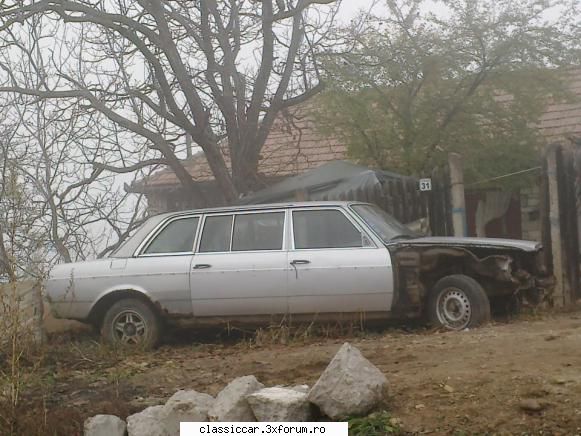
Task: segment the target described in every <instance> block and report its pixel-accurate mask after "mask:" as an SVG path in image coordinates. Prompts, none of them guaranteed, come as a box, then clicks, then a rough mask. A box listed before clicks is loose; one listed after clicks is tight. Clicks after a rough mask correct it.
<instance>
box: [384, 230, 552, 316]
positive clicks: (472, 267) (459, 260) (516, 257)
mask: <svg viewBox="0 0 581 436" xmlns="http://www.w3.org/2000/svg"><path fill="white" fill-rule="evenodd" d="M433 239H437V238H433ZM468 239H470V238H464V240H468ZM509 242H510V241H508V240H507V241H506V242H504V244H505V245H506V246H503V245H500V244H494V243H487V241H486V239H482V240H479V241H477V242H476V241H470V242H469V243H462V242H461V241H456V238H441V240H438V241H433V242H430V241H429V240H426V239H424V240H419V241H418V240H406V241H402V242H398V243H394V244H391V245H389V246H388V248H389V250H390V252H391V255H392V259H393V266H394V279H395V289H396V292H395V301H394V308H395V309H396V310H397V311H398V312H399V313H401V314H406V315H409V316H417V315H418V314H421V313H422V312H423V310H424V306H425V302H426V300H427V297H428V295H429V292H430V290H431V289H432V288H433V287H434V285H435V284H436V282H437V281H438V280H440V279H441V278H443V277H446V276H449V275H454V274H464V275H467V276H470V277H472V278H474V279H475V280H476V281H477V282H478V283H480V285H481V286H482V288H483V289H484V290H485V292H486V294H487V296H488V298H489V300H490V302H491V304H492V305H493V306H497V307H498V306H503V307H505V308H509V307H510V308H514V307H522V306H537V305H539V304H541V303H542V302H544V301H547V300H548V299H549V298H550V296H551V294H552V290H553V287H554V283H555V280H554V278H553V276H552V275H551V274H550V272H549V271H548V268H547V267H546V265H545V264H544V261H543V259H544V257H543V253H542V247H541V246H540V244H534V243H530V244H531V245H530V246H526V247H525V246H521V245H523V244H522V243H521V244H520V245H516V244H514V245H515V246H512V245H511V244H509ZM515 242H516V241H515ZM521 242H524V241H521ZM533 244H534V245H533Z"/></svg>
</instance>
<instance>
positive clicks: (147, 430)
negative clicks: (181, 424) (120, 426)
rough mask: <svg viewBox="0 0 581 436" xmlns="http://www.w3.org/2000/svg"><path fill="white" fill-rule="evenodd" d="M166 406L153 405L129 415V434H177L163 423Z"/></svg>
mask: <svg viewBox="0 0 581 436" xmlns="http://www.w3.org/2000/svg"><path fill="white" fill-rule="evenodd" d="M164 416H165V408H164V406H151V407H148V408H147V409H145V410H142V411H141V412H139V413H136V414H134V415H131V416H128V417H127V434H128V436H175V434H170V433H168V432H167V430H166V429H165V426H164V425H163V422H162V421H163V418H164Z"/></svg>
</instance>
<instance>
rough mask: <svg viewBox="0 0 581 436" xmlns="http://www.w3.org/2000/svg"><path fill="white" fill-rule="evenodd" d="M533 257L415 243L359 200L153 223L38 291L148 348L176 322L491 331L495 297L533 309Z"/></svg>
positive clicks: (536, 291)
mask: <svg viewBox="0 0 581 436" xmlns="http://www.w3.org/2000/svg"><path fill="white" fill-rule="evenodd" d="M540 249H541V246H540V244H538V243H536V242H528V241H518V240H508V239H487V238H481V239H477V238H452V237H450V238H448V237H419V236H417V235H414V234H413V233H412V232H411V231H410V230H409V229H407V228H406V227H405V226H404V225H402V224H401V223H399V222H398V221H396V220H395V219H394V218H393V217H391V216H390V215H388V214H387V213H385V212H384V211H383V210H381V209H379V208H378V207H376V206H373V205H371V204H366V203H353V202H308V203H294V204H270V205H260V206H245V207H231V208H220V209H204V210H192V211H184V212H175V213H166V214H162V215H158V216H154V217H152V218H150V219H149V220H147V221H146V222H145V223H144V224H143V225H142V226H141V227H140V228H139V229H138V230H137V231H136V232H135V234H134V235H133V236H132V237H130V238H129V239H128V240H127V241H126V242H125V243H124V245H122V246H121V247H120V248H119V249H118V250H117V251H116V252H114V253H113V254H112V255H111V256H109V257H108V258H105V259H99V260H94V261H88V262H79V263H72V264H63V265H59V266H57V267H55V268H54V269H53V271H52V273H51V275H50V278H49V279H48V281H47V283H46V289H47V293H48V296H49V299H50V301H51V304H52V308H53V312H54V313H55V315H56V316H57V317H60V318H70V319H76V320H80V321H83V322H87V323H90V324H93V325H95V326H97V327H99V328H100V330H101V332H102V335H103V337H104V339H105V340H107V341H109V342H112V343H121V344H141V345H142V346H146V347H151V346H154V345H155V344H156V343H157V342H158V341H159V338H160V335H161V330H162V326H163V325H164V322H163V321H167V320H172V319H177V318H193V319H194V320H195V321H196V322H200V323H203V322H210V321H211V322H216V321H217V320H218V321H224V322H235V321H237V322H244V321H246V322H252V323H261V322H265V323H268V322H270V321H272V319H273V317H280V316H286V317H287V318H288V317H291V318H292V319H293V320H297V321H301V320H306V321H311V320H315V319H316V320H318V321H325V320H337V319H347V318H349V317H352V316H357V317H361V316H364V317H365V319H372V318H376V319H377V318H387V317H410V316H425V317H426V318H427V319H428V320H429V321H430V322H431V323H432V324H435V325H440V326H443V327H446V328H449V329H464V328H466V327H474V326H478V325H480V324H482V323H485V322H486V321H488V320H489V318H490V301H491V300H492V299H494V300H503V299H505V300H507V301H508V300H509V299H514V298H515V297H517V298H518V299H523V298H527V299H528V300H529V301H530V300H537V301H538V300H539V298H540V297H541V296H542V295H543V294H546V292H547V291H549V290H550V285H551V277H550V276H549V275H548V274H547V272H546V270H545V269H544V268H543V266H542V263H541V262H540V258H541V256H540Z"/></svg>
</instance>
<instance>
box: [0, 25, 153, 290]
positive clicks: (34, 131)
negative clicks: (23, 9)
mask: <svg viewBox="0 0 581 436" xmlns="http://www.w3.org/2000/svg"><path fill="white" fill-rule="evenodd" d="M42 29H43V26H42V23H37V22H30V23H26V27H25V30H26V31H25V32H20V35H17V34H14V33H12V34H11V38H12V41H13V43H15V44H17V46H18V49H17V50H16V51H14V50H11V49H10V48H9V49H8V50H5V51H3V52H2V53H1V54H0V62H1V64H2V65H4V66H6V65H10V66H11V68H10V69H9V70H8V71H7V73H8V74H9V75H10V76H11V77H13V78H16V77H18V80H20V81H21V82H22V83H23V84H24V86H26V87H27V88H29V89H41V88H42V86H43V84H44V83H45V81H46V78H47V76H48V73H47V71H48V70H47V68H46V67H47V65H46V63H45V58H44V57H43V56H42V55H41V53H40V47H39V45H34V44H33V45H32V46H30V47H27V46H26V44H25V43H26V42H27V38H29V37H31V38H32V40H34V41H37V42H41V41H42V39H41V38H39V37H38V34H39V32H42ZM22 38H24V39H22ZM53 47H54V46H53ZM14 53H17V54H19V55H21V56H20V59H19V61H18V62H14V61H13V59H12V58H11V57H10V56H11V55H13V54H14ZM23 55H24V56H23ZM131 144H132V143H131V140H129V139H127V138H124V137H123V135H122V134H120V133H119V132H118V131H117V130H116V129H115V128H114V126H113V125H112V123H110V122H109V121H108V119H107V118H106V117H104V116H103V115H102V114H101V113H100V112H98V111H95V110H93V109H91V108H90V107H87V106H85V105H83V104H81V103H80V102H78V101H76V100H73V101H67V100H60V99H57V100H50V99H41V98H38V97H36V96H30V95H21V94H10V93H4V94H0V279H3V280H6V279H7V280H9V281H14V280H16V279H17V278H19V277H23V276H29V277H30V276H37V277H38V276H42V274H43V273H44V272H45V271H46V270H47V269H48V268H49V267H50V266H51V265H52V264H53V263H54V262H57V261H64V262H72V261H76V260H81V259H85V258H87V257H94V256H99V255H104V254H106V253H108V252H110V251H111V250H112V249H114V248H115V247H116V246H118V245H119V244H120V243H121V242H122V241H123V239H125V238H126V237H127V235H128V234H129V233H130V232H131V230H132V229H134V228H135V226H137V225H138V224H139V223H140V222H141V221H142V219H143V212H144V211H143V207H142V203H143V202H142V198H141V197H137V198H132V199H131V201H127V200H128V196H129V194H128V193H126V192H122V191H121V189H120V188H121V184H120V183H119V181H118V180H116V177H115V174H112V173H111V172H107V171H106V166H103V164H102V162H109V161H119V160H120V158H122V155H123V154H124V150H123V147H125V146H127V145H129V146H130V148H133V147H131ZM136 157H137V156H136ZM97 161H99V162H100V164H97ZM140 176H143V173H142V172H136V173H135V174H134V175H133V177H140Z"/></svg>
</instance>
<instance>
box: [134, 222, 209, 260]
mask: <svg viewBox="0 0 581 436" xmlns="http://www.w3.org/2000/svg"><path fill="white" fill-rule="evenodd" d="M198 221H199V218H198V217H191V218H183V219H178V220H175V221H171V222H170V223H169V224H167V225H166V226H165V227H164V228H163V229H162V230H161V232H159V233H158V235H157V236H156V237H155V239H154V240H153V241H151V243H150V244H149V245H148V246H147V248H146V249H145V251H144V252H143V254H164V253H187V252H191V251H193V249H194V239H195V237H196V230H197V228H198Z"/></svg>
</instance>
